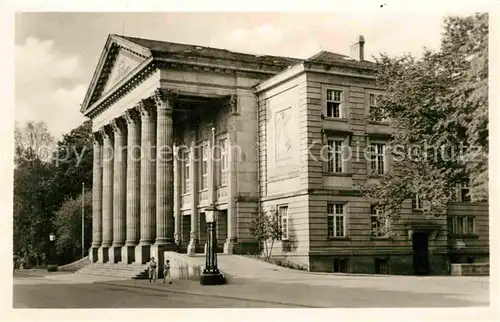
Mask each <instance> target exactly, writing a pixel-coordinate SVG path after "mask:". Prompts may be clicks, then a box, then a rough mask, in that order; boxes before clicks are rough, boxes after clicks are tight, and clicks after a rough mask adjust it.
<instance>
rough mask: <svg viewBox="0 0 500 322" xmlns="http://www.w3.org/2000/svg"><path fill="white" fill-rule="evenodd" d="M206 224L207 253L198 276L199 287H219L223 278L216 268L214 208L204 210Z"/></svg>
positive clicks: (215, 216) (215, 220) (223, 281)
mask: <svg viewBox="0 0 500 322" xmlns="http://www.w3.org/2000/svg"><path fill="white" fill-rule="evenodd" d="M205 221H206V223H207V251H206V254H205V256H206V259H205V269H204V270H203V273H202V274H201V276H200V284H201V285H221V284H224V283H225V280H224V276H223V275H222V274H221V273H220V271H219V269H218V268H217V237H216V233H215V228H216V224H217V210H216V209H215V207H209V208H206V209H205Z"/></svg>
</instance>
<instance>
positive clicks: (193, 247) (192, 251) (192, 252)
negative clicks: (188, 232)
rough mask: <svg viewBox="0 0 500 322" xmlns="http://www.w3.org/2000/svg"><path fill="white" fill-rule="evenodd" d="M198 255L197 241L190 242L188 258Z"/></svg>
mask: <svg viewBox="0 0 500 322" xmlns="http://www.w3.org/2000/svg"><path fill="white" fill-rule="evenodd" d="M195 254H196V240H195V239H191V240H190V241H189V245H188V247H187V255H188V256H194V255H195Z"/></svg>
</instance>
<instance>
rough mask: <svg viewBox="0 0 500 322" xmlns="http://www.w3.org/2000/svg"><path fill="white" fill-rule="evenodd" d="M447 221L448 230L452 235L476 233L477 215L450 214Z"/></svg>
mask: <svg viewBox="0 0 500 322" xmlns="http://www.w3.org/2000/svg"><path fill="white" fill-rule="evenodd" d="M446 222H447V225H448V232H449V233H450V234H452V235H473V234H475V233H476V217H475V216H449V217H448V218H447V220H446Z"/></svg>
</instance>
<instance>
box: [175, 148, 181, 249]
mask: <svg viewBox="0 0 500 322" xmlns="http://www.w3.org/2000/svg"><path fill="white" fill-rule="evenodd" d="M179 153H180V151H179V147H178V146H177V145H174V220H175V229H174V239H175V243H176V244H177V246H181V245H182V217H181V216H182V214H181V194H182V191H181V189H182V184H181V163H180V158H179V157H180V156H179Z"/></svg>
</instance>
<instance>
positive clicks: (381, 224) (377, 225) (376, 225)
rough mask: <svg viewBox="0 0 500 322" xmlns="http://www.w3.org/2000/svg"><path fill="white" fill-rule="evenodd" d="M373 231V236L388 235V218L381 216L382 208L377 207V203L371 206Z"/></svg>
mask: <svg viewBox="0 0 500 322" xmlns="http://www.w3.org/2000/svg"><path fill="white" fill-rule="evenodd" d="M370 213H371V216H370V218H371V223H372V225H371V228H372V229H371V231H372V237H383V236H386V235H387V220H386V219H385V218H382V217H380V216H379V214H380V210H379V209H377V208H376V207H375V205H372V206H371V209H370Z"/></svg>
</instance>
